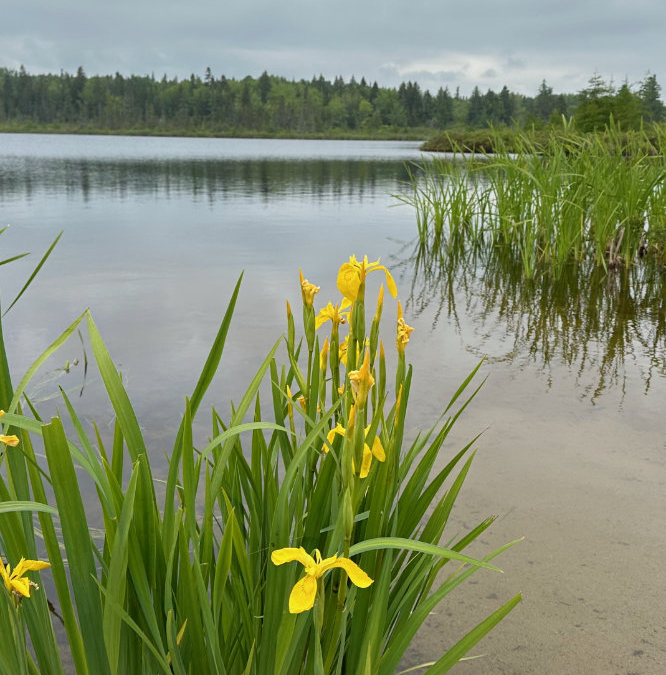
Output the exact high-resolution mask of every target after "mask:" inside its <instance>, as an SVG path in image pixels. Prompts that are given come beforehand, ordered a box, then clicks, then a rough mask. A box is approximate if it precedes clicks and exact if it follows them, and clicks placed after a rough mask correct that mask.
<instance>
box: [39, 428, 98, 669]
mask: <svg viewBox="0 0 666 675" xmlns="http://www.w3.org/2000/svg"><path fill="white" fill-rule="evenodd" d="M43 430H44V434H43V435H44V448H45V451H46V459H47V461H48V465H49V470H50V472H51V478H52V480H53V491H54V493H55V498H56V503H57V505H58V511H59V513H60V522H61V525H62V536H63V540H64V543H65V550H66V552H67V560H68V562H69V571H70V578H71V581H72V586H73V590H74V597H75V598H76V609H77V614H78V616H79V624H80V626H81V635H82V637H83V644H84V646H85V650H86V657H87V660H88V666H89V668H90V671H91V672H93V673H95V675H110V670H109V662H108V659H107V655H106V650H105V648H104V641H103V640H101V639H100V636H102V635H103V634H104V632H103V626H102V604H101V599H100V594H99V590H98V587H97V571H96V568H95V558H94V556H93V548H94V545H93V543H92V541H91V539H90V532H89V530H88V524H87V518H86V511H85V507H84V505H83V500H82V498H81V493H80V492H79V489H78V480H77V477H76V472H75V470H74V464H73V462H72V458H71V455H70V453H69V446H68V443H67V438H66V437H65V431H64V429H63V426H62V422H61V421H60V419H58V418H56V417H54V418H53V419H52V420H51V422H50V424H45V425H44V426H43Z"/></svg>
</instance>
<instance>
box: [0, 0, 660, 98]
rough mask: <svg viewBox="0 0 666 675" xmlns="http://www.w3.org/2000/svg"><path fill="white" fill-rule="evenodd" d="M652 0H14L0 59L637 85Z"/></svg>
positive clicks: (158, 71) (471, 81) (33, 64)
mask: <svg viewBox="0 0 666 675" xmlns="http://www.w3.org/2000/svg"><path fill="white" fill-rule="evenodd" d="M664 26H666V3H663V2H662V1H661V0H632V2H627V1H626V0H610V1H609V2H607V3H605V5H604V6H603V8H602V7H600V5H599V3H598V2H597V1H596V0H595V1H594V2H592V0H578V1H576V2H574V1H572V0H560V2H558V3H554V2H546V1H545V0H542V1H541V2H535V1H534V0H531V1H530V0H505V1H504V2H502V3H498V2H496V0H470V1H469V2H467V3H464V4H463V3H460V2H452V1H451V0H412V1H411V2H410V3H405V2H404V1H403V0H401V1H400V2H398V1H397V0H382V1H381V2H380V1H379V0H366V1H365V2H358V1H356V2H351V1H350V0H339V1H338V2H337V3H331V2H322V0H309V1H308V2H306V1H305V0H284V2H283V3H275V2H269V1H268V0H245V2H244V3H243V4H241V3H237V4H231V3H230V2H229V0H224V1H223V2H222V3H220V2H213V1H211V0H193V1H192V2H189V3H182V2H177V3H176V2H173V1H171V0H160V2H157V1H156V0H143V1H142V2H141V3H137V2H129V1H128V0H117V2H115V3H103V4H102V3H99V2H98V3H91V2H90V0H87V1H86V2H83V0H62V1H60V2H58V3H57V4H56V3H52V2H51V1H50V0H48V1H47V0H23V1H22V2H21V3H19V2H17V1H16V0H15V2H14V4H13V5H12V6H10V7H9V8H6V9H5V10H3V20H2V22H1V24H0V66H4V67H8V68H18V67H19V65H21V64H22V65H24V66H25V67H26V69H27V70H28V71H29V72H31V73H37V72H59V71H60V70H61V69H63V70H66V71H69V72H73V71H75V70H76V68H77V67H78V66H80V65H81V66H83V67H84V69H85V71H86V72H87V73H88V74H90V75H92V74H107V73H114V72H116V71H118V72H121V73H123V74H124V75H129V74H139V75H143V74H149V73H154V74H155V76H156V77H161V76H162V75H163V74H166V75H167V76H168V77H174V76H176V77H179V78H181V77H188V76H189V75H190V74H191V73H196V74H203V72H204V70H205V68H206V67H207V66H210V68H211V70H212V71H213V74H214V75H216V76H219V75H222V74H224V75H226V76H228V77H236V78H242V77H245V76H246V75H252V76H255V77H256V76H258V75H259V74H260V73H261V72H262V71H263V70H268V71H269V72H270V73H271V74H275V75H283V76H284V77H287V78H289V79H301V78H305V79H310V78H312V77H313V76H318V75H320V74H323V75H324V77H326V78H334V77H336V76H337V75H341V76H343V77H344V78H345V80H347V79H349V78H350V77H351V76H352V75H354V76H356V78H357V79H360V78H361V77H365V78H366V80H368V81H375V80H376V81H377V82H378V83H379V84H380V85H384V86H397V85H398V84H399V83H400V82H403V81H407V80H412V81H417V82H418V83H419V84H420V85H421V87H422V88H427V89H430V90H431V91H436V90H437V89H438V88H439V87H440V86H441V87H449V89H450V90H452V91H453V90H455V88H456V87H460V91H461V93H463V94H468V93H469V92H470V91H471V89H472V88H473V87H474V86H478V87H479V88H480V89H481V90H482V91H485V90H486V89H488V88H492V89H494V90H496V91H498V90H500V89H501V88H502V86H503V85H505V84H506V85H507V86H508V87H509V89H511V90H512V91H517V92H520V93H524V94H528V95H534V94H535V93H536V91H537V89H538V86H539V84H540V82H541V81H542V80H543V79H545V80H546V81H547V83H548V84H549V85H550V86H552V87H553V89H554V90H555V91H556V92H571V91H578V90H580V89H582V88H583V87H584V86H585V85H586V83H587V81H588V79H589V78H590V77H591V76H592V75H593V74H594V73H595V71H596V72H598V73H599V74H600V75H601V76H602V77H604V78H605V79H611V78H612V79H613V80H614V81H615V82H616V83H621V82H623V81H624V80H625V79H627V80H628V81H629V83H630V84H636V83H637V82H639V81H640V80H641V79H642V78H643V77H645V75H646V73H647V72H648V71H650V72H652V73H655V74H656V75H657V77H658V78H660V75H661V73H660V71H659V69H660V68H661V67H662V64H663V63H664V60H665V59H664V56H665V51H666V48H665V47H664V41H663V38H662V32H663V27H664Z"/></svg>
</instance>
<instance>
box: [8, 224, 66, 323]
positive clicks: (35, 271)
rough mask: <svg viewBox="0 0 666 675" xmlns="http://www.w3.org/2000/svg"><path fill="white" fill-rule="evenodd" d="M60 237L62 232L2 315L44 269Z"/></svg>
mask: <svg viewBox="0 0 666 675" xmlns="http://www.w3.org/2000/svg"><path fill="white" fill-rule="evenodd" d="M60 237H62V232H61V233H60V234H59V235H58V236H57V237H56V238H55V239H54V240H53V243H52V244H51V246H49V248H48V250H47V251H46V253H45V254H44V255H43V256H42V259H41V260H40V261H39V263H38V264H37V267H35V269H34V270H33V272H32V274H31V275H30V277H29V278H28V280H27V281H26V282H25V284H24V286H23V288H22V289H21V290H20V291H19V294H18V295H17V296H16V297H15V298H14V300H13V301H12V303H11V304H10V305H9V307H7V309H6V310H5V312H4V314H3V315H2V316H5V314H7V312H8V311H9V310H10V309H11V308H12V307H13V306H14V305H15V304H16V303H17V302H18V300H19V298H20V297H21V296H22V295H23V294H24V293H25V292H26V291H27V290H28V286H30V284H31V283H32V281H33V279H34V278H35V277H36V276H37V274H38V273H39V270H41V269H42V266H43V265H44V263H45V262H46V260H47V259H48V257H49V256H50V255H51V251H53V249H54V248H55V246H56V244H57V243H58V241H59V239H60Z"/></svg>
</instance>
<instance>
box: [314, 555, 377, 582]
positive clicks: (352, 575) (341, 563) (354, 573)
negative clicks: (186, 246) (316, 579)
mask: <svg viewBox="0 0 666 675" xmlns="http://www.w3.org/2000/svg"><path fill="white" fill-rule="evenodd" d="M329 561H330V562H329ZM324 567H325V569H322V573H323V572H324V571H326V569H331V568H333V567H341V568H342V569H343V570H344V571H345V572H347V576H348V577H349V579H350V580H351V582H352V583H353V584H354V585H356V586H358V587H359V588H367V587H368V586H369V585H370V584H371V583H372V579H371V578H370V577H369V576H368V575H367V574H366V573H365V572H364V571H363V570H362V569H361V568H360V567H359V566H358V565H357V564H356V563H355V562H353V561H352V560H349V558H336V559H332V558H327V559H326V560H324V561H323V563H322V565H321V568H324Z"/></svg>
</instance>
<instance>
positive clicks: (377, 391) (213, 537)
mask: <svg viewBox="0 0 666 675" xmlns="http://www.w3.org/2000/svg"><path fill="white" fill-rule="evenodd" d="M375 271H377V272H379V273H380V275H381V274H383V275H384V276H385V280H386V284H387V288H388V290H389V291H391V294H392V295H394V294H395V292H396V291H397V289H396V288H395V284H394V282H393V279H392V277H391V275H390V273H389V271H388V270H387V269H386V268H385V267H383V266H381V265H379V263H378V262H377V263H369V262H368V260H367V258H364V259H363V260H362V261H357V260H356V259H355V258H354V257H352V258H350V260H349V262H346V263H344V264H343V265H342V266H341V268H340V273H339V275H338V279H337V285H338V288H339V290H340V291H341V293H342V295H343V298H341V299H338V302H337V304H332V303H329V304H327V305H326V306H325V307H323V309H322V310H321V311H320V312H319V313H318V314H317V313H316V311H315V309H314V299H315V295H316V293H317V292H318V288H317V287H316V286H314V285H313V284H311V283H309V282H308V281H307V280H305V279H303V276H302V275H301V286H300V288H301V295H302V297H301V301H302V310H303V312H302V314H303V329H302V333H303V336H302V337H301V338H298V339H297V337H296V321H295V320H294V316H293V314H292V312H291V309H290V308H289V305H288V309H287V329H286V332H285V336H283V337H280V338H279V339H278V340H277V341H276V343H275V345H274V346H273V348H272V349H271V350H270V352H269V353H268V355H267V356H266V358H265V359H264V361H263V362H262V363H261V365H260V366H259V367H258V370H257V372H256V373H255V375H254V376H253V377H252V378H251V380H250V382H249V384H248V385H247V387H246V388H245V389H244V390H239V392H238V398H237V400H236V403H235V404H234V405H232V407H231V409H230V410H229V411H228V412H227V413H226V415H223V414H221V413H220V412H219V411H218V410H217V409H213V410H212V411H211V436H210V439H209V440H206V441H198V440H197V439H196V438H195V433H194V430H193V420H194V419H195V417H196V415H197V413H198V412H199V409H200V406H201V402H202V399H203V397H204V394H205V393H206V391H207V389H208V387H209V385H210V383H211V381H212V379H213V377H214V375H215V373H216V371H217V370H218V366H219V364H220V361H221V358H222V355H223V352H224V347H225V341H226V336H227V332H228V329H229V326H230V324H231V321H232V316H233V312H234V307H235V305H236V301H237V297H238V292H239V288H240V283H241V280H240V279H239V281H238V284H237V285H236V287H235V289H234V291H233V293H232V295H231V300H230V302H229V305H228V307H227V309H226V312H225V314H224V317H223V319H222V322H221V325H220V329H219V332H218V334H217V337H216V339H215V341H214V344H213V346H212V348H211V351H210V353H209V355H208V358H207V360H206V362H205V364H204V367H203V370H202V372H201V375H200V377H199V380H198V383H197V385H196V387H195V388H194V391H193V392H192V395H191V396H190V397H189V398H187V399H186V401H185V407H184V411H183V418H182V423H181V425H180V428H179V430H178V432H177V434H176V437H175V438H174V442H173V447H172V448H171V451H170V454H169V457H168V465H167V470H166V475H165V476H164V481H163V482H159V483H158V482H157V481H156V472H157V471H159V469H158V467H157V466H155V465H153V464H152V463H151V458H150V455H149V452H148V449H147V444H146V441H145V439H144V437H143V433H142V430H141V426H140V424H139V421H138V419H137V417H136V415H135V413H134V410H133V408H132V404H131V402H130V399H129V397H128V395H127V392H126V391H125V388H124V386H123V382H122V378H121V375H120V373H119V372H118V370H117V369H116V367H115V365H114V363H113V360H112V358H111V356H110V354H109V351H108V350H107V347H106V345H105V343H104V341H103V339H102V336H101V335H100V333H99V331H98V330H97V327H96V325H95V323H94V321H93V318H92V316H91V315H90V313H89V312H84V314H83V315H81V316H80V317H79V318H78V319H77V320H76V321H74V322H73V323H72V324H71V325H70V326H69V327H68V328H67V329H66V330H65V331H64V332H63V334H62V335H61V336H59V337H58V338H57V339H56V340H55V341H54V342H53V344H52V345H51V346H50V347H49V348H48V349H47V350H46V351H45V352H44V354H42V355H40V356H39V357H38V358H37V359H36V361H35V364H34V365H33V367H31V368H30V369H29V370H28V372H27V373H26V375H25V376H24V377H23V378H22V379H21V381H20V382H19V383H18V385H16V387H12V386H11V380H10V378H9V368H8V364H7V359H6V355H5V352H4V343H3V342H2V336H1V334H0V348H2V349H0V357H1V358H0V366H1V367H2V368H3V388H2V391H1V392H0V394H1V398H0V406H1V407H2V408H3V409H4V410H5V411H6V412H5V414H4V415H3V416H2V420H1V421H2V425H3V434H5V437H4V439H3V440H5V441H7V443H9V445H7V446H6V447H5V448H4V453H3V460H4V467H3V472H2V475H0V494H1V499H2V501H1V502H0V546H2V558H3V560H4V561H5V562H7V561H10V562H11V563H12V565H15V564H16V563H17V562H18V561H19V560H20V559H21V558H22V557H26V558H29V559H31V560H39V559H40V558H47V559H48V563H49V564H50V568H49V569H46V570H43V571H42V572H41V573H39V572H37V571H29V572H27V573H26V574H27V576H26V577H25V578H26V579H28V578H29V579H30V580H31V581H33V580H34V581H37V580H38V574H41V575H42V577H48V578H49V579H50V581H51V582H52V585H53V587H54V588H55V592H56V595H57V600H56V599H55V598H52V600H53V604H54V605H55V606H56V607H57V611H58V613H59V615H61V617H62V623H63V626H64V632H65V634H66V642H67V645H68V649H69V653H70V654H71V666H70V667H69V668H65V666H64V665H63V659H62V657H61V645H60V644H59V642H58V640H57V639H56V631H55V629H54V621H55V619H54V614H53V613H52V612H51V611H50V608H49V602H48V600H47V597H46V593H45V592H44V591H43V590H39V591H38V590H35V589H33V592H32V593H31V594H30V597H25V596H24V595H23V594H21V593H20V592H17V590H16V588H13V587H11V585H7V583H6V588H7V592H5V591H4V590H3V591H2V593H0V595H1V596H2V597H1V598H0V614H1V615H2V616H3V619H4V620H5V626H6V632H5V638H4V639H3V640H1V641H0V669H3V672H21V673H30V674H31V675H34V674H37V673H43V674H46V673H57V674H62V673H64V672H66V671H67V672H70V671H71V672H75V673H77V674H80V675H83V674H92V673H95V674H96V675H97V674H101V675H104V674H106V673H108V674H113V675H115V674H118V675H120V674H121V673H122V674H123V675H125V674H128V673H129V674H137V675H143V674H145V675H148V674H149V673H150V675H154V674H155V673H163V674H165V675H170V674H171V673H178V674H180V675H185V674H187V673H197V674H203V675H207V674H209V673H210V674H213V673H215V674H220V675H223V674H229V675H250V674H252V673H256V674H260V675H263V674H265V673H274V674H276V675H278V674H284V675H287V674H289V675H292V674H294V673H303V674H307V675H310V674H312V675H322V674H326V675H328V674H333V673H337V674H338V675H339V674H340V673H347V674H359V675H361V674H368V675H369V674H370V673H372V674H373V675H375V674H380V675H390V674H391V673H394V672H395V671H396V669H397V668H398V665H399V663H400V660H401V658H402V656H403V655H404V653H405V651H406V650H407V649H408V647H409V644H410V641H411V640H412V638H413V637H414V635H415V633H416V632H417V630H418V629H419V627H420V626H421V625H422V623H423V622H424V620H425V619H426V617H427V616H428V615H429V613H430V612H431V611H432V610H433V609H434V607H435V606H436V605H437V604H438V603H439V602H441V601H442V600H444V599H445V598H446V596H447V595H448V594H449V593H450V592H452V591H453V590H454V589H456V588H457V587H458V586H460V585H461V584H462V583H463V582H464V581H465V580H466V579H468V578H469V577H470V576H471V575H472V574H474V573H476V572H477V571H478V570H480V569H484V568H485V569H487V570H492V571H497V568H496V567H495V566H494V564H493V561H494V559H495V557H496V556H498V555H499V554H500V553H502V552H503V551H504V550H506V549H507V548H508V547H509V546H511V545H512V544H511V543H509V544H507V545H505V546H502V547H500V548H498V549H497V550H494V551H490V552H485V553H484V554H483V555H482V557H474V556H472V555H468V554H467V553H466V552H465V551H466V549H467V548H468V547H469V546H470V545H471V544H472V543H473V542H474V541H475V540H476V539H477V538H478V537H479V535H481V534H482V533H483V532H484V531H485V530H486V529H487V528H488V527H489V526H490V525H491V523H492V522H493V518H492V517H490V518H487V519H484V520H482V521H481V522H479V523H478V524H477V525H476V526H475V527H473V528H472V529H471V530H470V531H469V532H467V533H465V534H462V535H452V534H448V529H447V527H446V526H447V522H448V519H449V515H450V513H451V509H452V507H453V505H454V503H455V501H456V499H457V497H458V495H459V493H460V491H461V489H462V486H463V482H464V480H465V478H466V476H467V473H468V471H469V468H470V465H471V462H472V459H473V456H474V443H475V441H476V439H473V440H472V441H471V442H469V443H468V444H466V445H465V446H464V447H462V448H460V449H459V450H457V451H455V452H453V453H451V454H449V455H448V459H447V460H445V461H442V453H443V452H446V451H445V450H444V447H445V443H446V442H447V439H448V437H449V434H450V433H451V430H452V429H453V427H454V425H455V423H456V421H457V420H458V418H459V416H460V415H461V414H462V413H463V411H464V410H465V409H466V408H467V406H468V405H469V403H470V402H471V401H472V399H473V398H474V395H475V394H476V392H477V391H478V386H477V385H475V384H473V380H474V376H475V375H476V374H477V372H478V368H479V367H478V366H477V368H476V369H475V370H474V372H473V373H471V374H470V375H469V377H468V378H466V380H465V381H464V382H463V383H462V384H461V386H460V387H459V388H458V389H457V390H456V391H455V392H454V393H453V395H452V397H451V400H450V402H449V404H448V406H447V407H446V409H445V410H444V411H443V414H442V416H441V418H440V419H439V420H437V422H436V423H435V424H434V425H433V427H432V428H430V429H428V430H427V431H425V432H423V433H420V434H418V435H417V436H416V438H414V439H412V440H408V438H407V436H408V435H407V434H406V432H405V420H406V415H407V408H408V403H409V392H410V385H411V381H412V370H411V367H410V366H408V365H407V363H406V356H405V354H406V348H407V343H408V342H409V338H410V333H411V330H412V329H411V328H410V327H409V326H408V325H407V324H406V323H405V321H404V318H403V315H402V310H401V308H400V305H399V304H398V313H397V319H395V320H392V321H391V323H393V330H392V331H391V333H392V336H391V341H392V342H393V340H395V350H396V353H395V357H392V358H388V359H387V357H386V356H385V352H384V347H383V344H382V340H381V339H380V335H381V333H380V323H381V319H382V313H383V289H380V291H379V298H378V301H377V304H376V309H375V310H374V314H373V313H372V312H373V310H370V312H368V316H367V317H366V304H365V300H366V295H367V292H368V288H367V286H366V276H367V277H369V279H370V281H373V280H374V279H375V278H376V277H377V276H378V275H374V274H370V273H371V272H375ZM373 304H374V303H373ZM83 326H85V328H86V330H87V334H88V338H89V341H90V347H91V351H92V354H93V355H94V360H95V362H96V366H97V369H98V371H99V375H100V378H101V380H102V382H103V384H104V387H105V389H106V392H107V394H108V398H109V402H110V405H111V406H112V408H113V410H114V413H115V426H114V432H113V436H112V438H110V439H104V438H103V434H101V433H100V432H99V431H98V430H97V428H96V427H95V428H94V430H93V431H92V433H91V432H88V431H87V430H86V429H85V428H84V424H83V423H82V421H81V420H80V419H79V417H78V416H77V413H76V410H75V408H74V406H73V405H72V403H71V402H70V400H69V398H68V397H67V395H66V393H65V392H61V396H62V401H63V410H64V413H65V414H64V415H63V417H60V416H57V417H54V418H52V419H50V420H42V419H41V418H40V415H39V412H38V410H37V409H36V407H35V406H34V405H33V404H32V402H31V401H30V400H28V399H27V398H26V396H25V387H26V385H27V384H28V382H29V381H30V378H31V377H32V376H33V375H34V373H35V372H36V371H37V369H38V367H39V365H40V364H41V363H43V361H44V360H45V359H46V358H47V357H48V356H49V355H50V354H52V353H53V352H54V351H55V350H57V349H58V347H59V346H60V345H61V344H63V343H64V342H65V340H66V339H67V338H68V336H69V335H71V334H72V333H73V332H74V331H76V330H77V329H78V328H79V327H83ZM343 333H344V334H345V335H344V337H343ZM322 334H325V338H324V339H323V340H322V337H321V336H322ZM345 347H346V349H345ZM387 362H388V363H392V362H393V363H395V364H396V367H395V373H394V375H389V373H388V372H387V370H388V369H387ZM262 383H264V384H267V385H268V387H269V391H270V396H269V400H268V402H266V401H262V400H261V396H260V389H261V386H262ZM394 383H395V384H394ZM479 386H480V385H479ZM24 413H26V414H24ZM66 429H70V430H71V431H67V430H66ZM14 433H15V434H16V436H17V438H16V441H17V442H16V443H14V442H13V441H12V440H11V439H10V438H9V435H10V434H14ZM42 453H43V456H42ZM87 483H91V484H92V485H93V486H94V494H95V495H96V497H95V503H94V504H91V503H90V502H89V501H86V502H84V499H83V496H82V493H83V492H84V486H85V485H86V484H87ZM95 509H97V510H98V511H99V513H100V514H101V520H102V528H101V531H100V532H96V533H93V532H92V531H91V527H90V523H89V514H90V513H91V511H94V510H95ZM35 518H37V519H38V521H36V520H35ZM442 542H445V543H444V544H442ZM30 569H33V568H30ZM519 601H520V595H516V596H515V597H513V598H511V599H509V600H508V601H506V602H505V603H504V604H503V605H501V606H500V607H499V608H498V609H497V610H496V611H495V612H493V613H492V614H491V615H490V616H489V617H487V618H486V619H484V620H483V621H481V623H479V624H478V625H477V626H476V627H475V628H473V629H472V630H471V631H470V632H469V633H467V634H466V635H464V636H459V637H453V636H447V638H446V639H445V644H446V645H447V646H446V647H445V649H446V651H445V653H444V654H443V655H442V656H441V658H439V659H438V660H437V661H436V662H433V663H428V664H423V666H422V668H423V669H424V670H425V672H427V673H431V674H432V675H437V674H438V673H444V672H447V671H448V670H449V669H450V668H451V667H452V666H453V665H454V664H455V663H457V662H458V661H459V660H460V659H461V658H463V656H464V655H465V654H466V653H467V652H468V651H469V650H470V649H471V648H472V647H473V646H474V645H475V644H477V642H478V641H479V640H480V639H481V638H482V637H483V636H484V635H485V634H486V633H487V632H488V631H489V630H491V629H492V627H493V626H495V625H496V624H497V623H498V622H499V621H500V620H501V619H502V618H503V617H504V616H505V615H506V614H507V613H508V612H509V611H511V609H513V608H514V607H515V606H516V604H517V603H518V602H519ZM26 644H29V645H30V648H26ZM5 668H10V670H4V669H5Z"/></svg>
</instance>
